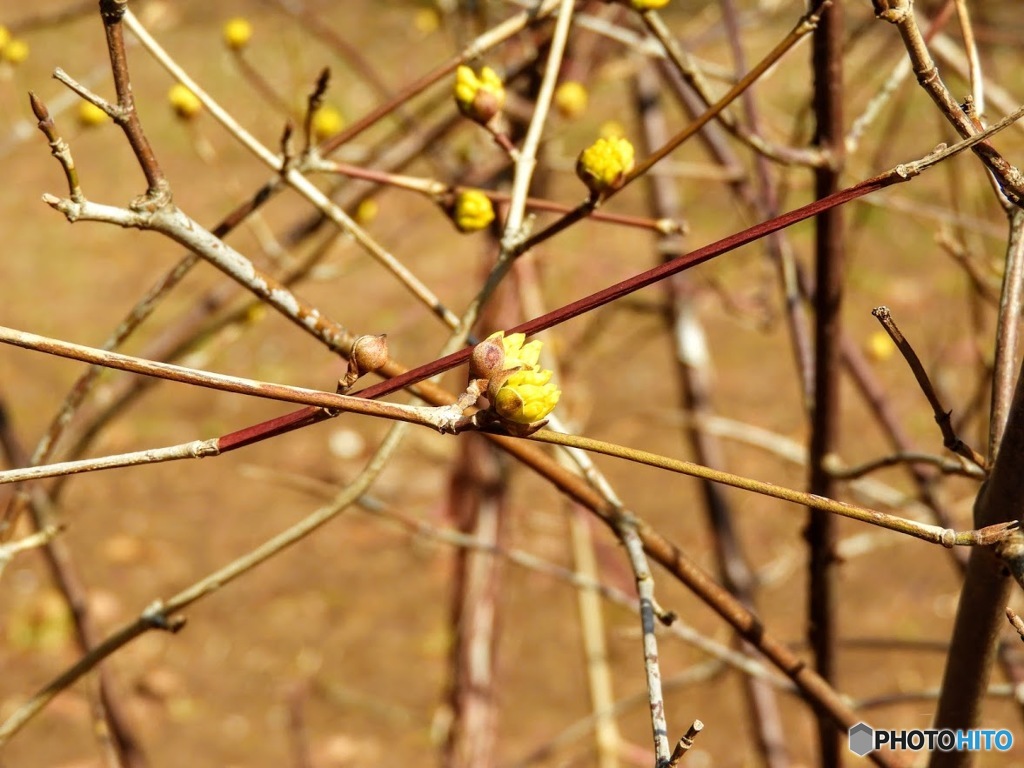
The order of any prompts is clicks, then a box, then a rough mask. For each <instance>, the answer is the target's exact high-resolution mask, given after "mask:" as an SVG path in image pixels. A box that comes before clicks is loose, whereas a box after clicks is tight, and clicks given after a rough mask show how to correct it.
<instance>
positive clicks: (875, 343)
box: [865, 331, 896, 363]
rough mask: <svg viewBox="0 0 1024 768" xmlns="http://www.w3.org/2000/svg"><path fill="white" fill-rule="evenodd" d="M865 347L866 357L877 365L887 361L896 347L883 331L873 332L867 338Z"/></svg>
mask: <svg viewBox="0 0 1024 768" xmlns="http://www.w3.org/2000/svg"><path fill="white" fill-rule="evenodd" d="M865 347H866V349H865V351H866V352H867V354H868V357H870V358H871V359H872V360H874V361H875V362H879V363H881V362H883V361H885V360H888V359H889V358H890V357H892V355H893V353H894V352H895V351H896V345H895V344H894V343H893V341H892V339H891V338H889V334H888V333H886V332H885V331H875V332H874V333H872V334H871V335H870V336H869V337H868V341H867V344H866V345H865Z"/></svg>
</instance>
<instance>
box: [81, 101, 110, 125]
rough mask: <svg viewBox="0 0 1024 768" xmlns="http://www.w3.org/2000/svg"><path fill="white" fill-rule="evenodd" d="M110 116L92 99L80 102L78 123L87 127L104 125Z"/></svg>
mask: <svg viewBox="0 0 1024 768" xmlns="http://www.w3.org/2000/svg"><path fill="white" fill-rule="evenodd" d="M109 119H110V117H109V116H108V115H107V113H106V112H104V111H103V110H102V109H100V108H99V107H97V106H96V105H95V104H93V103H92V102H91V101H82V102H79V104H78V123H79V125H82V126H85V127H86V128H93V127H95V126H97V125H103V123H105V122H107V120H109Z"/></svg>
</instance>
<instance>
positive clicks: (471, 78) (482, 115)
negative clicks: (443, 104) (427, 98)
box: [454, 64, 505, 125]
mask: <svg viewBox="0 0 1024 768" xmlns="http://www.w3.org/2000/svg"><path fill="white" fill-rule="evenodd" d="M454 94H455V103H456V104H457V105H458V107H459V111H460V112H462V114H464V115H465V116H466V117H468V118H469V119H470V120H473V121H474V122H477V123H480V124H481V125H486V124H487V123H489V122H490V121H491V120H492V119H493V118H494V117H495V116H496V115H497V114H498V113H499V112H501V110H502V107H504V106H505V86H504V84H503V83H502V82H501V78H500V77H498V73H497V72H495V71H494V70H493V69H491V68H490V67H484V68H483V69H481V70H480V74H479V76H478V75H477V74H476V72H474V71H473V70H472V69H470V68H469V67H467V66H466V65H465V64H462V65H461V66H459V68H458V69H457V70H455V88H454Z"/></svg>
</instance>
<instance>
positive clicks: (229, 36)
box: [223, 17, 252, 51]
mask: <svg viewBox="0 0 1024 768" xmlns="http://www.w3.org/2000/svg"><path fill="white" fill-rule="evenodd" d="M223 35H224V44H225V45H226V46H227V47H228V48H230V49H231V50H233V51H240V50H242V49H243V48H245V46H246V45H248V44H249V40H250V39H251V38H252V24H250V23H249V20H248V19H243V18H241V17H236V18H234V19H229V20H228V22H227V23H226V24H224V29H223Z"/></svg>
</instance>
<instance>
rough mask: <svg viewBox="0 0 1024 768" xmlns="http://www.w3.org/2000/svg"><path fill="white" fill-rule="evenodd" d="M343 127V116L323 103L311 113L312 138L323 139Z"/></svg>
mask: <svg viewBox="0 0 1024 768" xmlns="http://www.w3.org/2000/svg"><path fill="white" fill-rule="evenodd" d="M344 127H345V118H344V117H342V116H341V112H339V111H338V110H336V109H335V108H334V107H332V106H330V105H327V104H324V105H323V106H322V107H320V109H318V110H317V111H316V112H315V113H314V114H313V138H315V139H316V140H317V141H323V140H324V139H326V138H329V137H331V136H333V135H334V134H336V133H340V132H341V129H342V128H344Z"/></svg>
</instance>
